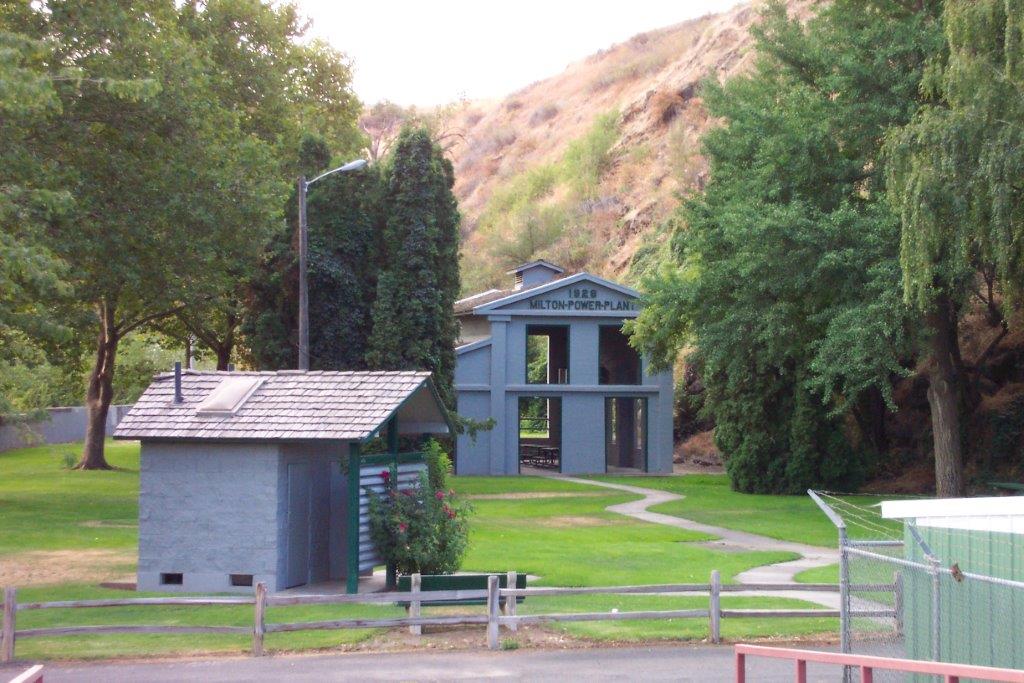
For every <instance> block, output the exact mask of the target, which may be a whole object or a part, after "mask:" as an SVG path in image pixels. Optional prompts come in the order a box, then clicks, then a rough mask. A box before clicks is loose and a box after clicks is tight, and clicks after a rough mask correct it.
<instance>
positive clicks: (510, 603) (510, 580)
mask: <svg viewBox="0 0 1024 683" xmlns="http://www.w3.org/2000/svg"><path fill="white" fill-rule="evenodd" d="M518 579H519V575H518V574H517V573H516V572H514V571H513V572H509V573H508V576H507V578H506V580H505V587H506V588H516V587H517V586H518V585H519V580H518ZM518 599H519V598H517V597H516V596H514V595H507V596H505V616H506V617H514V616H515V615H516V601H517V600H518ZM507 628H508V630H509V631H512V632H513V633H514V632H515V631H517V630H518V629H519V625H518V624H516V623H515V622H512V623H510V624H509V625H508V627H507Z"/></svg>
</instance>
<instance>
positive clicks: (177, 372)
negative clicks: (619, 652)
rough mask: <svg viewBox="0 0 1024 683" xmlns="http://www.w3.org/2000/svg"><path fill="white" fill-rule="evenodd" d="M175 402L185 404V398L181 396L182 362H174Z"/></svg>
mask: <svg viewBox="0 0 1024 683" xmlns="http://www.w3.org/2000/svg"><path fill="white" fill-rule="evenodd" d="M174 402H175V403H184V402H185V397H184V396H182V395H181V361H175V362H174Z"/></svg>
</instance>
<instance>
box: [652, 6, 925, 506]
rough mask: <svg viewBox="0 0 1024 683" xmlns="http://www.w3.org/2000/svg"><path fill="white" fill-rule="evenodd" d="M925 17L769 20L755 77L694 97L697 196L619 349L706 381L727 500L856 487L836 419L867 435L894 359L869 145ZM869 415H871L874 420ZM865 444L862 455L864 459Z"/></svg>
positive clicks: (888, 272) (915, 63) (900, 330)
mask: <svg viewBox="0 0 1024 683" xmlns="http://www.w3.org/2000/svg"><path fill="white" fill-rule="evenodd" d="M936 14H937V9H936V3H923V4H920V3H915V4H913V5H910V4H905V3H900V2H892V1H889V0H878V1H874V2H860V1H854V0H837V1H836V2H834V3H832V4H831V5H828V6H826V7H824V8H823V9H821V10H820V11H819V13H818V15H817V16H816V17H815V18H813V19H811V20H810V21H809V22H807V24H806V26H805V25H804V24H802V23H801V22H799V21H797V20H795V19H789V18H787V17H786V13H785V9H784V7H783V6H782V5H781V4H778V3H775V4H772V5H770V6H769V7H768V8H767V10H766V14H765V22H764V24H763V26H762V28H761V29H760V30H759V32H758V41H757V51H758V55H759V58H758V62H757V66H756V68H755V70H754V72H753V74H751V75H749V76H741V77H738V78H735V79H733V80H731V81H729V82H728V83H726V84H725V85H717V84H709V85H708V86H707V87H706V89H705V101H706V103H707V105H708V107H709V109H710V111H711V113H712V114H713V115H714V116H717V117H720V118H722V119H723V121H724V124H723V126H722V127H721V128H718V129H715V130H713V131H712V132H710V133H709V134H707V135H706V137H705V140H704V146H705V152H706V154H707V156H708V158H709V161H710V165H711V180H710V182H709V183H708V186H707V190H706V193H705V194H704V195H702V196H699V197H695V198H693V199H692V200H690V201H689V202H687V203H686V205H685V206H684V208H683V210H682V211H681V213H680V214H679V216H677V217H676V221H675V225H676V230H675V233H674V238H673V250H672V251H673V257H672V259H671V261H670V262H669V263H668V264H667V265H665V266H663V268H662V270H661V271H660V273H659V275H658V276H656V277H654V278H653V279H650V280H649V281H648V282H647V285H646V288H647V289H648V291H649V292H650V294H649V296H648V305H647V307H646V308H645V310H644V311H643V312H642V314H641V316H640V318H639V319H638V320H637V322H636V323H635V325H634V326H633V331H634V333H635V334H634V339H635V341H636V343H637V344H638V345H639V346H640V347H641V348H642V349H643V350H645V351H647V352H649V353H651V354H653V356H654V357H655V358H656V359H658V360H660V361H661V363H662V364H669V363H671V362H672V361H674V360H675V358H676V356H677V354H678V353H679V350H680V349H681V348H683V347H684V346H686V345H694V346H695V347H696V349H697V350H696V360H699V361H700V363H701V364H702V367H703V369H704V381H705V386H706V392H705V394H704V396H705V402H704V410H705V412H706V413H707V414H708V415H709V416H710V417H713V418H714V420H715V424H716V441H717V443H718V445H719V447H720V448H721V449H722V451H723V453H724V455H725V456H726V459H727V460H726V463H727V468H728V472H729V475H730V477H731V480H732V484H733V486H734V487H736V488H738V489H740V490H744V491H765V492H798V491H802V490H804V489H806V488H807V487H808V486H812V485H825V486H831V487H848V486H853V485H855V484H856V483H857V482H858V480H859V478H860V477H861V476H862V475H863V473H864V469H865V468H864V458H865V456H866V454H865V453H864V452H863V449H862V450H861V451H857V450H854V449H852V448H851V447H850V445H849V440H848V439H847V438H846V436H845V434H844V432H843V423H842V420H841V418H842V416H844V415H847V414H852V415H853V416H854V417H856V418H858V423H860V424H861V428H862V432H863V433H864V436H865V441H866V442H867V443H869V444H870V443H872V442H873V441H874V442H877V441H878V440H880V439H881V440H884V435H878V434H875V433H874V432H875V430H874V429H873V425H872V424H871V422H872V420H871V415H872V414H873V412H874V411H870V410H866V409H865V404H866V403H872V402H873V403H876V404H877V403H879V402H882V401H884V397H885V396H886V395H887V394H889V393H890V392H891V389H892V382H893V379H894V378H895V377H898V376H899V375H900V374H901V373H903V372H904V370H903V363H902V362H901V361H903V360H905V358H906V355H907V354H908V353H909V344H908V341H909V340H908V338H907V334H906V330H907V328H908V327H909V326H910V325H909V320H908V318H909V317H910V316H911V315H912V314H911V312H910V311H908V310H907V309H906V308H905V307H904V306H903V304H902V300H901V298H900V296H899V293H898V283H899V263H898V260H897V256H898V223H897V220H896V217H895V216H894V215H893V213H892V212H891V210H889V206H888V204H887V203H886V201H885V197H884V182H883V181H884V176H883V175H882V168H883V167H882V164H881V158H880V156H881V155H880V146H881V145H880V142H881V139H882V136H883V135H884V133H885V131H886V130H887V129H888V128H889V127H890V126H894V125H902V124H904V123H906V122H907V121H908V120H909V119H910V117H911V116H912V114H913V111H914V109H915V108H916V106H917V102H918V95H917V93H918V86H919V83H920V80H921V74H922V71H923V68H924V65H925V63H926V62H927V60H928V59H929V58H930V57H931V56H932V55H934V54H935V53H936V52H937V51H938V49H939V48H940V46H941V39H940V33H939V30H938V27H937V21H936ZM883 405H884V404H883ZM876 445H877V443H876Z"/></svg>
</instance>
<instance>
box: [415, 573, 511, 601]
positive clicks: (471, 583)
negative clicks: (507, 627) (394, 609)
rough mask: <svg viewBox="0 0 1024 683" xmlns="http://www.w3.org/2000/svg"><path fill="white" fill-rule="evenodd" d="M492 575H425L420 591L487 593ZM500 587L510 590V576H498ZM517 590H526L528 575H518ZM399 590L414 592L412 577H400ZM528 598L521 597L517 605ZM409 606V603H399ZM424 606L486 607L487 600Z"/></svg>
mask: <svg viewBox="0 0 1024 683" xmlns="http://www.w3.org/2000/svg"><path fill="white" fill-rule="evenodd" d="M488 576H493V575H492V574H424V575H422V576H421V577H420V590H421V591H423V592H424V593H425V592H427V591H486V590H487V577H488ZM497 577H498V587H499V588H508V575H507V574H498V575H497ZM515 587H516V588H526V574H516V586H515ZM398 590H399V591H401V592H404V593H408V592H409V591H410V590H412V577H411V576H399V577H398ZM525 599H526V598H525V597H524V596H519V597H517V598H516V603H520V602H522V601H523V600H525ZM399 604H401V605H405V606H408V604H409V603H408V602H402V603H399ZM421 604H422V605H486V604H487V599H486V598H475V599H474V598H470V599H466V600H429V601H428V600H424V601H423V602H422V603H421Z"/></svg>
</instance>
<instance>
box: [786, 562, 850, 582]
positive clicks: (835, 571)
mask: <svg viewBox="0 0 1024 683" xmlns="http://www.w3.org/2000/svg"><path fill="white" fill-rule="evenodd" d="M793 578H794V579H795V580H796V581H797V582H798V583H839V565H838V564H827V565H825V566H824V567H815V568H814V569H805V570H804V571H802V572H800V573H799V574H797V575H796V576H794V577H793Z"/></svg>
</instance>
